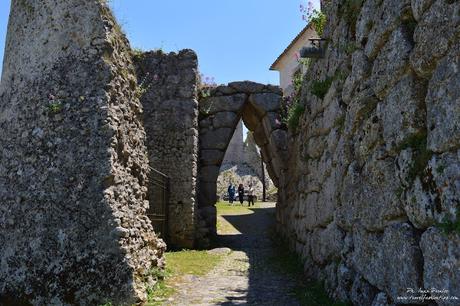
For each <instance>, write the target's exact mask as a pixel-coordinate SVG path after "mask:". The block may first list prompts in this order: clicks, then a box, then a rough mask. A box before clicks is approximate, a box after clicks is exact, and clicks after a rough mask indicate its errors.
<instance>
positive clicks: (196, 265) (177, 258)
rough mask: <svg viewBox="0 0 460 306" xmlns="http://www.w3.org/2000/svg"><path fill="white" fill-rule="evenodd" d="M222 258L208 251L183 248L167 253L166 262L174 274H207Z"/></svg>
mask: <svg viewBox="0 0 460 306" xmlns="http://www.w3.org/2000/svg"><path fill="white" fill-rule="evenodd" d="M221 259H222V256H221V255H215V254H209V253H208V252H207V251H194V250H182V251H178V252H167V253H166V264H167V266H168V267H169V269H170V270H171V272H172V274H173V275H185V274H192V275H206V274H207V273H208V272H209V271H211V270H212V269H213V268H214V267H215V266H216V265H217V264H218V263H219V262H220V261H221Z"/></svg>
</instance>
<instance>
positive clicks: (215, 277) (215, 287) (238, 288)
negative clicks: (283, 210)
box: [166, 203, 300, 305]
mask: <svg viewBox="0 0 460 306" xmlns="http://www.w3.org/2000/svg"><path fill="white" fill-rule="evenodd" d="M259 207H260V208H257V209H252V213H249V214H244V215H226V214H225V215H222V216H219V218H221V219H220V222H223V223H225V222H228V223H230V224H231V225H232V226H228V224H225V225H226V226H224V227H223V228H225V229H226V232H224V233H219V234H220V235H219V241H220V244H221V246H222V247H226V248H230V249H231V250H232V251H231V252H230V253H228V254H227V255H226V256H224V259H223V260H222V262H220V264H218V265H217V266H216V267H215V268H214V269H213V270H212V271H211V272H210V273H208V274H207V275H205V276H201V277H197V276H186V277H183V278H182V279H181V281H180V282H179V283H176V284H175V287H176V290H177V293H176V294H175V295H174V296H173V297H172V299H171V301H170V302H168V303H167V304H166V305H300V304H299V303H298V301H297V300H296V298H295V296H294V294H293V288H294V287H295V286H296V284H295V282H294V281H293V280H291V279H290V278H289V277H288V276H287V275H285V274H283V273H281V272H280V271H277V269H274V268H273V263H272V260H273V256H274V249H273V247H272V243H271V240H270V238H269V233H270V230H272V229H273V226H274V221H275V220H274V219H275V217H274V214H275V208H274V207H275V204H274V203H264V204H261V205H260V206H259ZM230 229H231V230H230ZM224 250H225V249H224Z"/></svg>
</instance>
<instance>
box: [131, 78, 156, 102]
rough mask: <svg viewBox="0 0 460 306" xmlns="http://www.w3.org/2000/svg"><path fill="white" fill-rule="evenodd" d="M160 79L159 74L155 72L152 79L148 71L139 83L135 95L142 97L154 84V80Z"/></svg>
mask: <svg viewBox="0 0 460 306" xmlns="http://www.w3.org/2000/svg"><path fill="white" fill-rule="evenodd" d="M156 80H158V76H157V75H156V74H155V75H154V76H153V78H152V79H150V73H148V72H147V73H146V74H145V76H144V77H143V78H142V80H141V82H140V83H139V84H138V85H137V87H136V91H135V95H136V98H138V99H140V98H141V97H142V96H143V95H144V94H145V93H146V92H147V91H148V90H149V88H150V87H151V86H152V83H153V81H156Z"/></svg>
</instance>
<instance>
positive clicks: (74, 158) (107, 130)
mask: <svg viewBox="0 0 460 306" xmlns="http://www.w3.org/2000/svg"><path fill="white" fill-rule="evenodd" d="M104 3H105V1H82V0H67V1H54V0H43V1H23V0H13V1H12V5H11V9H12V10H11V15H10V20H9V26H8V37H7V45H6V52H5V60H4V69H3V75H2V82H1V85H0V127H1V129H0V130H1V132H0V143H1V144H2V145H1V149H0V169H1V172H0V199H1V202H2V204H1V205H0V206H1V207H0V244H1V245H2V247H1V248H0V258H1V259H0V280H1V281H0V304H3V302H4V301H7V304H12V305H20V304H24V303H26V304H29V303H31V304H33V305H69V304H79V305H99V304H104V303H107V302H108V301H111V302H112V303H113V304H117V305H118V304H129V305H130V304H135V303H139V302H141V301H143V300H145V299H146V286H152V285H154V282H155V280H154V279H153V278H152V277H151V274H150V272H149V271H151V269H157V268H161V267H162V265H163V259H162V253H163V251H164V248H165V245H164V243H163V242H162V241H161V240H159V239H158V237H157V236H156V235H155V233H154V232H153V228H152V225H151V223H150V220H149V219H148V217H147V215H146V209H147V208H148V201H147V200H146V195H147V182H148V179H147V178H148V175H149V171H148V169H149V168H148V158H147V152H146V147H145V132H144V129H143V127H142V124H141V118H140V114H141V113H142V107H141V105H140V103H139V100H138V99H137V97H136V83H137V80H136V77H135V76H134V69H133V66H132V63H131V60H130V57H129V54H130V53H129V50H128V44H127V41H126V39H125V38H124V36H123V35H122V34H121V33H120V32H119V30H118V29H119V27H118V25H117V24H116V23H115V21H114V18H113V17H112V15H111V13H110V11H109V9H108V8H107V6H106V5H105V4H104Z"/></svg>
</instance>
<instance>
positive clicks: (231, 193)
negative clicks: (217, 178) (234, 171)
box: [227, 183, 235, 204]
mask: <svg viewBox="0 0 460 306" xmlns="http://www.w3.org/2000/svg"><path fill="white" fill-rule="evenodd" d="M227 191H228V202H229V203H230V204H233V200H234V199H235V186H233V184H232V183H230V185H229V186H228V189H227Z"/></svg>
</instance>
